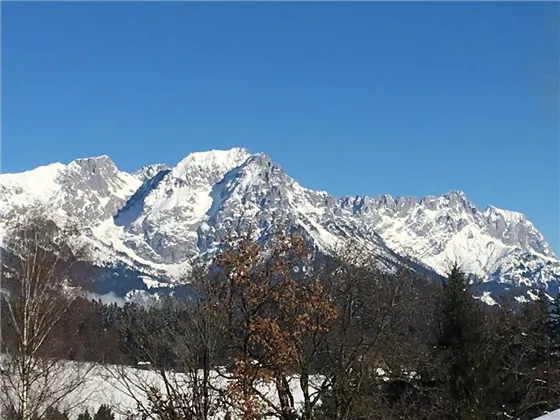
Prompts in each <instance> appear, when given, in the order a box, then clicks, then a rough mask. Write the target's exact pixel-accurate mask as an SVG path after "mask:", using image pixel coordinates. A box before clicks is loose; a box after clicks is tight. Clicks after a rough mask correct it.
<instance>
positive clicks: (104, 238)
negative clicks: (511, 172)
mask: <svg viewBox="0 0 560 420" xmlns="http://www.w3.org/2000/svg"><path fill="white" fill-rule="evenodd" d="M36 202H38V203H43V204H47V205H48V207H49V208H50V209H52V210H53V211H57V212H58V215H59V216H60V215H62V216H70V217H73V218H75V219H77V220H78V221H79V222H80V223H81V224H82V226H83V231H84V238H85V240H88V241H90V242H91V244H92V246H93V248H94V249H95V253H94V255H95V261H96V265H97V266H99V267H103V268H108V267H109V268H112V270H113V271H109V272H105V276H110V277H112V279H111V281H110V284H111V285H113V286H114V287H115V288H118V289H119V291H120V292H124V291H125V290H126V287H124V288H122V287H117V286H118V285H119V280H118V279H115V277H118V276H117V274H116V273H117V272H120V273H122V272H123V271H122V270H125V271H126V272H127V273H129V274H130V273H136V275H137V278H139V279H142V280H143V283H142V281H140V283H138V282H136V283H135V285H134V287H133V286H130V288H138V287H140V288H141V287H142V285H143V286H144V288H149V287H155V286H154V285H161V282H163V283H165V282H171V283H173V282H178V281H180V274H181V272H182V271H183V270H184V269H185V268H187V267H188V266H189V262H190V261H192V259H193V258H194V257H197V256H199V255H201V254H212V253H213V252H215V251H216V247H217V245H218V243H219V240H220V239H221V238H222V237H223V236H224V235H225V234H226V233H227V232H228V231H229V230H231V229H235V228H248V227H251V228H253V229H254V230H255V231H256V232H257V234H259V235H260V236H261V237H262V238H266V235H268V234H269V233H270V232H271V231H272V230H273V229H274V228H275V227H279V226H284V227H291V228H295V229H299V230H300V231H301V232H303V233H304V234H305V235H306V236H307V237H308V238H309V240H310V241H312V243H313V244H314V245H315V246H316V247H317V249H318V250H320V251H321V252H323V253H325V254H330V253H332V252H334V251H336V249H337V248H339V247H341V246H343V245H344V244H345V243H347V242H349V241H353V242H356V243H357V244H359V245H360V246H363V247H366V248H367V249H369V250H371V251H373V252H375V253H376V254H377V255H378V257H379V261H380V264H382V265H384V266H385V267H388V268H390V267H392V266H394V265H395V264H396V263H397V262H402V263H406V264H408V265H410V266H412V267H413V268H415V269H418V270H427V271H430V270H433V271H434V272H436V273H439V274H444V273H445V272H446V270H447V268H448V267H449V265H450V264H451V263H452V262H454V261H459V262H460V263H461V264H462V266H463V267H464V269H465V270H466V271H468V272H470V273H472V274H474V275H476V276H477V277H479V278H481V279H482V280H484V281H485V282H486V284H488V285H492V287H490V286H489V289H491V290H498V289H503V288H509V287H534V286H538V285H544V286H546V287H548V288H549V289H551V290H553V291H556V290H557V288H558V284H559V283H560V260H559V259H558V258H557V257H556V256H555V255H554V253H553V252H552V250H551V248H550V246H549V245H548V244H547V242H546V240H545V239H544V237H543V236H542V235H541V234H540V233H539V232H538V230H537V229H536V228H535V227H534V226H533V224H532V223H531V222H530V221H528V220H527V219H526V218H525V216H524V215H522V214H520V213H516V212H511V211H506V210H501V209H497V208H495V207H488V208H487V209H485V210H484V211H480V210H478V209H476V207H475V206H474V205H473V204H472V203H471V202H469V201H468V199H467V198H466V196H465V195H464V194H463V193H462V192H459V191H452V192H450V193H447V194H444V195H443V196H441V197H425V198H422V199H417V198H412V197H399V198H396V199H393V198H392V197H390V196H388V195H385V196H381V197H375V198H370V197H344V198H341V199H337V198H335V197H333V196H331V195H329V194H328V193H327V192H322V191H313V190H309V189H306V188H304V187H302V186H301V185H299V184H298V183H297V182H296V181H295V180H294V179H292V178H290V177H289V176H288V175H287V174H286V173H285V172H284V171H283V170H282V169H281V168H280V167H279V166H277V165H275V164H274V163H273V162H272V161H271V160H270V159H269V157H268V156H266V155H264V154H260V153H258V154H251V153H249V152H248V151H247V150H245V149H242V148H234V149H231V150H225V151H224V150H213V151H209V152H198V153H192V154H190V155H188V156H187V157H186V158H185V159H183V160H181V161H180V162H179V163H178V164H177V165H176V166H174V167H172V168H170V167H168V166H167V165H164V164H156V165H150V166H148V167H144V168H141V169H140V170H138V171H136V172H135V173H132V174H129V173H126V172H123V171H119V170H118V169H117V167H116V166H115V164H114V163H113V162H112V161H111V160H110V159H109V158H108V157H107V156H101V157H97V158H90V159H79V160H76V161H73V162H71V163H69V164H68V165H64V164H61V163H55V164H52V165H48V166H43V167H39V168H36V169H34V170H31V171H28V172H23V173H18V174H3V175H0V220H1V222H0V223H1V224H4V225H5V224H6V223H9V221H10V220H11V219H12V218H13V217H16V216H17V215H18V214H21V213H22V212H25V209H26V208H29V207H30V206H32V205H33V204H34V203H36ZM116 268H119V270H120V271H115V270H116ZM107 273H108V274H107ZM123 281H124V280H123ZM138 284H140V285H141V286H138Z"/></svg>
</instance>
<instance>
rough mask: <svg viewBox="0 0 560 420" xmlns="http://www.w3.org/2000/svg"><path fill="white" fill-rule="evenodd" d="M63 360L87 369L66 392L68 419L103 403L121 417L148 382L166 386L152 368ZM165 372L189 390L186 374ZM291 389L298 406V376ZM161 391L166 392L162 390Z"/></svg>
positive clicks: (221, 379) (222, 378)
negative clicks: (84, 378)
mask: <svg viewBox="0 0 560 420" xmlns="http://www.w3.org/2000/svg"><path fill="white" fill-rule="evenodd" d="M64 363H67V364H68V366H67V367H65V369H66V368H67V369H69V372H70V371H72V372H75V371H76V369H77V368H79V369H80V371H81V372H86V371H87V372H88V374H87V378H86V380H85V381H84V382H83V383H82V384H81V385H80V386H79V387H77V389H76V390H75V391H74V392H72V393H71V394H69V395H68V396H67V397H66V398H65V399H64V402H63V404H62V407H63V408H64V409H67V410H70V411H69V412H70V418H71V419H75V418H76V417H77V415H78V413H80V412H82V411H84V410H85V409H86V408H87V409H88V410H89V411H90V412H96V411H97V409H98V408H99V406H100V405H102V404H106V405H108V406H110V407H111V408H112V409H113V411H114V412H115V414H116V418H117V419H123V418H124V417H125V415H126V412H127V411H128V410H131V411H132V412H135V411H136V410H135V409H136V407H137V405H138V403H140V404H143V405H144V404H146V403H147V397H146V395H145V394H144V392H143V391H144V390H145V389H147V388H148V385H151V386H154V387H156V388H158V389H160V390H162V391H164V389H165V386H164V381H163V378H162V377H161V376H160V375H159V374H158V373H156V372H155V371H152V370H147V369H138V368H133V367H125V366H115V365H104V366H101V365H97V366H92V365H88V364H85V363H81V364H77V365H78V367H77V368H76V366H75V364H74V363H73V362H64ZM166 375H167V378H168V380H170V381H172V382H174V383H176V384H177V385H178V386H180V389H181V392H183V393H188V391H187V390H188V389H189V385H188V384H189V383H190V380H189V377H188V376H187V375H185V374H179V373H173V372H168V373H166ZM200 375H202V372H200ZM59 377H64V375H63V374H61V375H59ZM68 377H70V375H68ZM72 377H73V378H75V373H72ZM201 377H202V376H201ZM211 377H212V385H213V386H214V387H216V388H217V389H225V388H226V386H227V384H228V378H227V374H226V373H225V372H224V373H223V374H218V373H217V372H214V373H213V375H211ZM73 380H74V379H73ZM320 380H321V378H319V377H312V378H311V380H310V383H311V384H314V383H316V384H317V385H318V384H319V381H320ZM55 381H56V380H55ZM56 383H58V382H56ZM55 387H56V385H55ZM290 388H291V389H292V392H293V396H294V401H295V404H296V406H298V405H299V404H301V403H302V401H303V394H302V391H301V388H300V386H299V381H298V378H297V377H293V378H291V379H290ZM259 390H260V391H261V392H262V393H263V394H264V395H266V397H267V398H268V399H270V400H271V401H273V402H274V403H275V404H277V402H278V398H277V395H276V393H275V392H274V389H273V388H272V387H271V386H268V385H266V384H262V386H260V387H259ZM163 394H164V395H165V392H163ZM214 397H216V395H215V396H214ZM225 414H226V413H225V411H224V410H221V411H219V412H218V413H217V414H216V415H214V416H213V417H212V419H213V420H222V419H224V417H225Z"/></svg>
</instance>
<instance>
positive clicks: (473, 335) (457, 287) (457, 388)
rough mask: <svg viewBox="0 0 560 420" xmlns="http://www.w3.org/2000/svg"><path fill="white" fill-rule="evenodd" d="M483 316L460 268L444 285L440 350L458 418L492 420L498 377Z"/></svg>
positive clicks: (454, 270)
mask: <svg viewBox="0 0 560 420" xmlns="http://www.w3.org/2000/svg"><path fill="white" fill-rule="evenodd" d="M483 326H484V316H483V312H482V310H481V309H480V307H479V303H478V302H477V301H476V300H475V298H474V297H473V296H472V294H471V291H470V288H469V284H468V281H467V279H466V278H465V276H464V274H463V272H462V271H461V269H460V268H459V267H458V266H457V265H455V266H454V267H453V268H452V269H451V271H450V273H449V277H448V279H447V281H446V282H444V285H443V302H442V308H441V332H440V337H439V347H440V349H442V350H444V352H445V362H446V366H447V377H448V379H447V380H448V386H449V391H450V394H451V398H452V400H453V406H454V407H456V414H455V415H456V416H457V419H490V418H494V417H493V415H492V411H493V410H492V408H491V407H492V406H493V405H494V401H493V399H494V397H495V395H493V394H494V392H492V391H494V390H496V389H497V387H499V384H496V381H497V375H495V374H494V370H493V369H492V367H491V366H490V365H491V364H490V363H488V360H487V356H488V355H487V354H485V351H484V346H485V333H484V328H483Z"/></svg>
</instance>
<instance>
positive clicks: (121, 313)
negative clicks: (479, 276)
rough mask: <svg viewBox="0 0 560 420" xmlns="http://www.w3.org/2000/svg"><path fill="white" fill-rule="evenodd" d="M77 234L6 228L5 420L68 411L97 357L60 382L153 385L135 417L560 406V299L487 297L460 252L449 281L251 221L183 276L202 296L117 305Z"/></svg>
mask: <svg viewBox="0 0 560 420" xmlns="http://www.w3.org/2000/svg"><path fill="white" fill-rule="evenodd" d="M78 233H79V231H78V229H77V228H76V227H75V226H72V225H68V226H65V227H63V228H61V227H59V226H57V225H55V224H54V223H53V222H52V221H50V220H48V219H46V218H44V217H43V216H42V215H41V212H35V213H33V214H31V215H30V216H29V217H28V218H27V219H26V220H25V221H22V222H21V223H16V224H14V226H13V228H12V230H11V232H10V234H9V235H8V236H7V237H6V238H4V245H5V249H6V250H7V251H5V252H4V253H3V258H2V263H3V265H4V269H3V270H2V301H1V328H2V336H1V340H2V342H1V344H2V349H1V350H2V371H1V380H2V390H1V391H0V392H1V394H2V395H1V396H0V401H1V402H0V404H1V409H2V412H1V413H2V418H3V419H10V420H15V419H21V420H43V419H44V420H49V419H55V420H57V419H67V418H68V414H67V411H68V410H69V408H68V407H65V405H64V397H65V396H66V395H68V393H69V392H71V391H72V389H75V388H76V387H77V386H79V384H81V383H83V381H84V380H85V379H86V377H87V375H88V374H89V371H88V369H89V368H83V369H76V370H74V371H73V372H72V374H71V375H70V374H67V373H64V377H65V383H64V384H61V383H60V382H59V381H55V380H54V379H53V378H55V377H56V372H57V369H59V367H58V366H59V362H60V361H65V362H70V361H75V362H83V363H80V364H73V365H72V366H78V365H79V366H93V365H97V364H102V365H105V366H108V369H114V370H115V376H119V375H120V376H119V379H120V380H121V381H122V383H123V384H125V385H126V386H129V387H136V388H137V389H138V390H139V391H142V392H143V393H144V394H145V395H146V396H147V397H146V400H145V402H144V403H142V404H141V403H139V404H138V408H137V410H136V412H129V413H128V419H130V420H132V419H158V420H179V419H200V420H206V419H214V418H217V417H216V416H217V413H222V416H221V417H220V418H225V419H243V420H257V419H259V420H260V419H263V420H264V419H282V420H300V419H301V420H311V419H316V420H331V419H332V420H354V419H356V420H357V419H364V420H365V419H383V420H393V419H395V420H397V419H403V420H404V419H412V420H467V419H468V420H478V419H480V420H483V419H484V420H486V419H488V420H490V419H504V420H505V419H520V420H525V419H526V420H531V419H534V418H535V417H538V416H539V415H541V414H544V413H546V412H548V411H551V410H553V409H557V408H559V407H560V297H555V298H551V297H549V296H547V295H546V294H545V293H544V291H541V292H540V293H539V295H538V298H537V299H535V300H534V301H530V302H526V303H520V302H517V301H515V300H508V299H506V298H504V299H503V300H501V301H499V302H498V304H497V305H493V306H489V305H487V304H485V303H483V302H481V301H479V300H477V299H475V298H474V297H473V295H472V293H471V290H470V286H469V283H468V280H467V279H466V276H465V275H464V273H463V272H462V270H461V268H460V263H461V262H460V261H457V262H456V264H455V266H453V267H450V270H449V273H448V275H447V277H446V279H445V280H444V281H443V282H439V281H434V280H433V279H429V278H424V277H422V276H419V275H417V274H415V273H413V272H411V271H409V270H407V269H406V268H401V269H398V270H396V271H395V272H391V273H388V272H383V271H380V270H379V269H378V268H377V267H378V266H377V265H376V261H375V257H374V256H372V255H370V254H369V253H368V252H366V251H365V250H363V249H361V248H359V247H357V246H356V247H352V246H348V247H347V248H345V249H341V250H340V252H339V254H338V255H337V256H336V258H333V259H332V260H329V261H328V262H324V263H316V261H315V260H314V257H313V255H314V254H313V250H312V249H310V248H309V247H308V246H307V245H306V242H305V240H304V239H303V238H302V237H301V236H299V235H298V234H293V233H287V232H282V231H279V232H277V233H276V234H275V235H273V237H272V238H271V239H270V240H269V241H268V243H267V244H265V245H262V244H259V243H258V242H256V241H255V240H254V239H253V237H252V235H251V234H250V233H237V234H233V233H232V234H231V235H229V236H228V237H226V238H224V240H223V242H222V244H221V247H220V249H221V251H220V253H219V254H218V255H217V256H216V257H215V258H214V259H213V261H212V262H211V264H202V263H200V264H195V265H194V266H193V268H192V270H190V271H189V272H188V273H185V275H184V278H183V281H184V282H188V283H190V284H191V286H192V289H193V295H192V297H191V298H190V299H176V298H174V297H172V296H163V297H161V298H160V299H159V300H154V301H153V302H150V304H149V305H141V304H137V303H125V304H124V306H117V305H116V304H112V305H106V304H103V303H102V302H100V301H92V300H91V299H88V298H86V297H85V295H83V294H82V293H81V290H82V289H83V288H84V287H85V288H87V279H84V278H83V276H82V274H83V273H81V272H80V270H79V269H77V267H79V266H80V264H79V263H80V261H86V260H87V259H88V258H89V250H88V249H87V247H86V246H83V247H79V246H76V243H77V240H76V238H77V237H78V236H79V235H78ZM85 362H93V363H85ZM110 366H114V368H111V367H110ZM122 366H133V367H138V368H140V369H146V370H150V371H152V372H154V373H155V374H156V375H158V376H159V377H160V378H161V379H162V383H163V384H164V385H163V386H162V387H160V388H156V387H154V386H153V384H148V383H143V382H141V381H138V377H131V376H127V375H126V374H124V373H123V372H124V370H122V369H121V367H122ZM177 373H180V374H182V376H181V377H182V378H183V380H181V381H178V380H176V379H175V378H176V376H175V375H176V374H177ZM216 375H222V376H224V377H227V378H228V383H227V386H226V387H224V388H221V389H218V388H217V387H216V386H215V384H214V382H213V379H212V378H214V377H216ZM293 378H296V379H297V382H298V386H299V388H300V389H301V393H302V397H301V401H300V403H297V401H296V400H297V398H296V396H295V395H294V392H293V389H292V388H291V387H290V386H289V381H290V380H291V379H293ZM135 381H136V382H135ZM262 384H266V385H267V386H268V387H270V388H271V389H272V390H273V394H274V396H275V397H274V398H270V397H268V396H267V395H265V394H263V392H262V388H261V385H262ZM113 409H116V407H110V406H103V408H102V409H100V411H101V414H100V413H99V412H97V413H92V414H90V413H82V414H80V417H78V418H79V419H81V420H88V419H90V420H93V419H94V418H95V419H97V420H105V419H111V418H114V417H113V416H114V414H113V413H112V410H113Z"/></svg>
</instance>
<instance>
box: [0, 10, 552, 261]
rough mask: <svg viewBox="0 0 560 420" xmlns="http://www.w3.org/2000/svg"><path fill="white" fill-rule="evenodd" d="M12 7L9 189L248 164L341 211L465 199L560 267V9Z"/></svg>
mask: <svg viewBox="0 0 560 420" xmlns="http://www.w3.org/2000/svg"><path fill="white" fill-rule="evenodd" d="M1 7H2V69H1V70H2V150H1V151H2V168H1V169H2V171H3V172H17V171H22V170H26V169H30V168H33V167H35V166H38V165H41V164H47V163H51V162H54V161H61V162H68V161H70V160H72V159H75V158H78V157H88V156H94V155H101V154H107V155H109V156H111V158H112V159H113V160H114V161H115V162H116V164H117V165H118V166H119V167H120V168H121V169H123V170H128V171H132V170H135V169H137V168H138V167H140V166H142V165H146V164H149V163H156V162H166V163H168V164H174V163H176V162H177V161H179V160H180V159H181V158H183V157H184V156H186V155H187V154H188V153H190V152H192V151H198V150H208V149H216V148H230V147H232V146H243V147H246V148H247V149H249V150H250V151H252V152H265V153H267V154H269V155H270V156H271V158H272V159H273V160H274V161H275V162H277V163H278V164H280V165H281V166H282V167H283V168H284V169H285V170H286V171H287V173H288V174H289V175H291V176H292V177H294V178H296V179H297V180H298V181H299V182H300V183H301V184H302V185H304V186H306V187H309V188H314V189H321V190H327V191H329V192H331V193H333V194H334V195H336V196H343V195H351V194H360V195H378V194H384V193H389V194H391V195H393V196H401V195H415V196H424V195H429V194H431V195H436V194H437V195H439V194H441V193H444V192H446V191H449V190H453V189H460V190H463V191H465V192H466V194H467V196H468V197H469V198H470V199H471V200H472V201H473V202H474V203H475V204H476V205H477V206H479V208H484V207H486V206H487V205H489V204H492V205H495V206H498V207H503V208H507V209H511V210H516V211H521V212H524V213H525V214H527V216H528V217H529V218H530V219H531V220H532V221H533V222H534V223H535V224H536V226H537V227H538V228H539V229H540V230H541V231H542V232H543V233H544V235H545V237H546V238H547V239H548V241H549V242H550V243H551V245H552V246H553V248H554V249H555V250H556V251H557V253H558V252H560V235H559V230H560V229H559V214H560V208H559V206H560V196H559V182H560V180H559V178H560V168H559V159H560V150H559V141H560V140H559V136H560V133H559V121H558V118H559V117H558V112H559V109H558V89H559V82H558V71H559V68H558V66H559V57H558V52H559V51H560V49H559V48H560V46H559V29H558V19H559V18H560V15H559V4H558V3H557V2H548V3H530V2H525V3H517V2H514V3H504V2H497V3H478V2H472V3H471V2H465V3H460V2H447V3H444V2H435V3H403V2H395V3H379V2H369V3H361V2H360V3H338V2H336V3H335V2H332V3H331V2H328V3H317V2H311V3H281V2H278V3H253V2H244V3H215V2H208V3H188V2H171V3H159V4H158V3H152V2H149V3H148V2H122V3H112V2H84V3H82V2H78V3H76V2H52V3H51V2H46V3H30V2H11V3H5V2H2V5H1Z"/></svg>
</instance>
